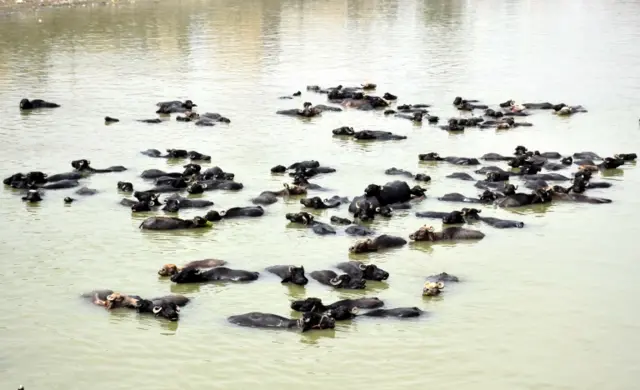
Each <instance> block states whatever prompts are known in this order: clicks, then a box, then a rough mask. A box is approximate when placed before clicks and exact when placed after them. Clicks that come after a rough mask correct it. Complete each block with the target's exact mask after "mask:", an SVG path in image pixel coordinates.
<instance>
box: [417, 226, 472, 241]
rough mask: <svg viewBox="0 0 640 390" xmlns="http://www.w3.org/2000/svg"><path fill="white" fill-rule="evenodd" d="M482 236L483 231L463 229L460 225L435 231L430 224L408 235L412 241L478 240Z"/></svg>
mask: <svg viewBox="0 0 640 390" xmlns="http://www.w3.org/2000/svg"><path fill="white" fill-rule="evenodd" d="M482 238H484V233H482V232H481V231H478V230H471V229H465V228H462V227H457V226H454V227H448V228H444V229H442V231H441V232H436V231H435V230H434V229H433V227H431V226H423V227H421V228H420V229H418V230H416V231H415V232H414V233H411V234H410V235H409V239H410V240H412V241H457V240H480V239H482Z"/></svg>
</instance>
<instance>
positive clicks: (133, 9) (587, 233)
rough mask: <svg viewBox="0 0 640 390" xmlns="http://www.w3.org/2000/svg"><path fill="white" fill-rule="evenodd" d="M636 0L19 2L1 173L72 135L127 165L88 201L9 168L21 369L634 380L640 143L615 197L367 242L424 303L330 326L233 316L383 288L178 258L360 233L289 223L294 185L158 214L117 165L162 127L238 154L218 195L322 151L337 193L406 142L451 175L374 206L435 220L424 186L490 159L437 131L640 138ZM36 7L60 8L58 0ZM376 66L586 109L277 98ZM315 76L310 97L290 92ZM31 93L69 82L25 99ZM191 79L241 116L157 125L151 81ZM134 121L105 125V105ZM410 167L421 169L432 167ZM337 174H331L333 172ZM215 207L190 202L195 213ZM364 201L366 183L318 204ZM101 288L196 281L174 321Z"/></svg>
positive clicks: (8, 356) (9, 368) (106, 376)
mask: <svg viewBox="0 0 640 390" xmlns="http://www.w3.org/2000/svg"><path fill="white" fill-rule="evenodd" d="M639 10H640V3H638V2H633V1H627V2H622V1H618V2H605V1H592V2H584V1H569V0H559V1H554V2H530V1H519V0H510V1H497V0H493V1H482V2H462V1H457V0H453V1H442V2H437V1H408V0H407V1H377V0H361V1H346V2H345V1H338V0H335V1H334V0H329V1H304V2H303V1H286V0H282V1H278V0H268V1H247V2H242V5H240V2H234V1H224V0H210V1H197V0H188V1H182V2H139V3H137V4H135V5H123V6H96V7H84V8H74V9H57V10H48V11H41V12H39V13H38V14H12V15H8V16H4V17H2V19H0V20H1V22H0V57H1V58H2V59H3V61H0V102H2V103H1V104H0V117H1V118H2V121H1V122H0V142H1V144H2V145H4V146H3V149H2V150H3V152H2V154H1V155H0V162H1V165H2V171H3V172H4V173H3V177H4V176H8V175H9V174H10V173H13V172H15V171H27V170H36V169H39V170H45V171H47V172H65V171H68V170H70V166H69V162H70V161H71V160H73V159H78V158H88V159H90V160H91V161H92V163H93V165H94V166H96V167H103V166H109V165H118V164H122V165H125V166H127V167H128V168H129V170H128V171H127V172H123V173H114V174H107V175H96V176H94V177H92V178H91V180H90V181H89V182H88V185H89V186H90V187H92V188H96V189H98V190H100V191H101V193H100V194H99V195H97V196H95V197H91V198H82V199H80V200H78V201H77V202H76V203H74V204H73V205H71V206H65V205H63V202H62V199H63V198H64V197H65V196H68V195H70V194H71V193H72V191H59V192H49V193H47V194H46V200H45V201H44V202H42V203H41V204H39V205H36V206H29V205H25V204H23V203H22V202H20V200H19V197H18V196H17V194H16V193H14V192H12V191H11V190H9V189H6V188H5V189H4V190H3V191H0V197H1V198H2V205H3V207H2V208H1V209H0V217H1V218H2V228H0V229H2V230H1V236H2V245H1V246H0V250H1V251H2V258H3V264H2V267H1V268H0V269H1V270H2V271H1V272H0V275H2V278H1V279H0V291H2V294H3V295H4V297H5V301H4V306H3V307H4V310H3V321H2V322H0V345H2V348H0V385H1V386H2V387H3V388H8V389H11V388H15V387H16V386H18V384H20V383H22V384H24V385H25V387H26V388H27V389H32V390H35V389H45V388H46V389H51V390H56V389H69V388H87V387H90V388H92V389H96V390H100V389H105V390H106V389H109V390H115V389H130V388H133V387H149V388H157V389H175V388H193V389H196V388H203V387H211V388H224V389H246V388H249V387H253V388H260V389H276V388H282V387H284V386H290V387H302V386H304V387H305V388H308V389H321V388H322V389H324V388H326V387H327V386H337V387H340V388H343V389H361V388H363V387H365V386H366V387H367V388H369V389H372V390H373V389H389V388H394V387H398V386H402V387H407V388H418V387H424V386H427V387H432V386H437V387H438V388H439V389H459V388H461V387H462V388H473V389H537V390H539V389H596V388H606V389H611V390H616V389H634V388H635V387H636V383H637V379H638V377H639V375H640V360H639V359H638V354H637V352H636V351H635V348H634V346H637V345H640V337H639V336H638V335H639V334H640V326H639V325H638V320H639V319H640V317H639V315H638V314H637V311H636V310H635V307H636V306H637V298H636V297H637V296H639V294H640V287H639V285H638V283H636V275H638V272H639V271H640V266H638V263H637V259H636V247H635V245H634V239H635V238H636V234H635V233H636V229H635V227H634V226H635V221H636V220H637V218H638V212H637V210H638V206H639V203H640V202H639V201H638V198H637V196H636V195H635V194H636V193H637V191H638V190H640V184H639V175H640V174H639V173H638V170H637V168H635V167H634V166H625V167H624V169H622V171H621V172H619V174H618V175H617V176H613V177H606V178H602V179H600V178H598V180H611V181H613V182H614V186H613V187H612V188H610V189H606V190H593V191H591V192H590V194H591V195H593V196H603V197H608V198H610V199H612V200H613V201H614V203H612V204H610V205H601V206H593V205H570V204H554V205H552V206H550V207H546V208H542V209H537V210H524V211H504V210H498V209H493V208H489V207H484V208H483V213H484V214H486V215H491V216H497V217H502V218H510V219H517V220H521V221H523V222H525V224H526V227H525V228H524V229H522V230H519V229H518V230H497V229H492V228H490V227H487V226H480V227H478V228H480V229H482V230H483V231H484V232H485V234H486V237H485V239H484V240H482V241H480V242H477V243H470V244H459V245H432V246H429V245H409V246H407V247H404V248H402V249H399V250H393V251H388V252H384V253H378V254H372V255H369V256H363V257H357V258H358V259H363V260H367V261H371V262H375V263H376V264H379V265H380V266H381V267H383V268H384V269H386V270H388V271H389V272H390V274H391V278H390V279H389V281H388V282H387V283H386V284H382V283H371V285H370V288H369V290H368V291H367V292H366V294H367V295H372V296H373V295H375V296H378V297H380V298H381V299H383V300H385V302H386V303H387V306H388V307H395V306H417V307H419V308H421V309H423V310H426V311H428V312H429V315H428V316H427V317H425V318H423V319H420V320H408V321H397V320H375V319H365V318H361V319H358V320H356V321H353V322H352V323H340V324H339V325H338V326H337V328H336V330H335V331H323V332H317V333H309V334H303V335H301V334H297V333H292V332H275V331H259V330H253V329H244V328H238V327H234V326H230V325H229V324H227V323H226V321H225V318H226V317H227V316H229V315H233V314H239V313H244V312H249V311H264V312H272V313H276V314H280V315H293V314H294V313H291V311H290V310H289V307H288V306H289V301H291V300H294V299H302V298H305V297H311V296H317V297H319V298H322V299H323V300H324V301H327V302H331V301H334V300H338V299H343V298H348V297H357V296H362V295H363V294H364V293H362V292H351V293H350V292H343V291H332V290H329V289H327V288H325V287H322V286H320V285H319V284H317V283H314V282H312V283H310V284H309V285H308V286H307V287H306V288H304V289H302V288H294V287H286V286H282V285H281V284H280V283H279V282H278V281H277V280H276V278H274V277H271V276H268V275H266V274H265V275H263V276H264V278H262V279H260V280H258V281H257V282H255V283H251V284H244V285H203V286H176V285H171V283H170V282H168V281H166V280H160V279H159V278H158V277H157V275H156V270H157V269H158V268H159V267H160V266H161V265H162V264H164V263H167V262H172V263H184V262H187V261H190V260H195V259H200V258H206V257H217V258H222V259H226V260H228V261H229V262H230V265H231V266H232V267H234V268H240V269H249V270H257V271H261V270H263V269H264V268H265V267H266V266H268V265H273V264H289V263H293V264H303V265H304V266H305V268H306V269H307V270H308V271H310V270H313V269H326V268H330V267H332V266H333V265H334V264H336V263H338V262H340V261H345V260H347V259H349V258H350V257H349V256H348V254H347V248H348V247H349V246H350V245H352V244H353V242H354V241H355V239H353V238H350V237H347V236H345V235H344V234H338V235H337V236H335V237H319V236H316V235H314V234H312V233H311V232H310V231H308V230H305V229H298V228H291V227H288V225H287V223H286V222H287V221H286V220H285V219H284V214H285V213H286V212H293V211H298V210H300V209H301V205H300V204H299V203H298V199H295V198H292V199H289V200H286V201H280V202H278V203H276V204H274V205H272V206H269V207H268V209H267V213H266V215H265V217H264V218H262V219H259V220H251V221H245V220H240V221H229V222H224V223H220V224H217V225H216V226H215V227H214V228H213V229H212V230H210V231H207V232H188V233H184V232H183V233H175V234H167V233H147V232H141V231H139V230H138V229H137V226H138V225H139V224H140V222H141V221H142V220H143V219H144V218H145V217H147V216H148V215H141V216H132V215H131V213H130V212H129V211H128V210H127V209H126V208H124V207H122V206H119V205H118V204H117V203H118V201H119V199H120V198H121V197H122V196H123V195H122V194H119V193H117V191H116V189H115V183H116V182H117V181H119V180H127V181H133V182H134V185H135V186H136V188H138V189H144V188H148V187H149V184H148V183H144V182H143V181H142V180H140V179H139V178H137V177H138V175H139V174H140V172H141V171H142V170H144V169H148V168H159V169H165V170H172V169H175V170H178V169H180V165H178V164H172V165H168V164H167V162H166V161H164V160H154V159H150V158H148V157H145V156H142V155H140V154H138V152H139V151H140V150H143V149H147V148H158V149H164V148H168V147H175V148H185V149H196V150H198V151H200V152H203V153H207V154H210V155H212V156H213V160H214V161H213V163H212V164H208V165H205V166H206V167H209V166H213V165H218V166H221V167H222V168H223V169H225V170H227V171H231V172H234V173H235V174H236V177H237V179H238V181H241V182H242V183H244V185H245V188H244V189H243V190H242V191H241V192H239V193H225V192H211V193H207V194H206V196H205V198H207V199H211V200H213V201H214V202H215V208H216V209H224V208H228V207H233V206H242V205H247V204H249V199H250V198H252V197H254V196H256V195H257V194H259V193H260V192H261V191H263V190H278V189H280V188H281V187H282V183H283V182H285V181H288V180H289V179H288V178H287V177H282V176H272V175H271V174H270V173H269V168H270V167H271V166H274V165H277V164H290V163H293V162H295V161H299V160H304V159H316V160H319V161H320V162H321V163H323V165H328V166H332V167H335V168H337V169H338V172H337V173H335V174H331V175H324V176H323V177H320V178H318V179H317V180H316V182H317V183H318V184H321V185H322V186H324V187H326V188H328V189H330V190H329V191H327V192H326V193H325V194H326V195H327V196H328V195H334V194H339V195H342V196H350V197H353V196H355V195H357V194H360V193H361V192H362V190H363V189H364V188H365V187H366V186H367V185H368V184H370V183H384V182H386V181H389V180H391V179H392V178H391V177H388V176H385V175H384V173H383V172H384V170H385V169H386V168H389V167H392V166H395V167H397V168H403V169H407V170H410V171H412V172H414V173H418V172H422V173H427V174H429V175H431V176H432V177H433V182H432V183H430V184H429V185H428V193H429V196H430V198H429V199H428V200H427V201H425V202H424V203H422V204H421V205H419V206H418V207H417V208H416V209H414V210H409V211H398V212H397V215H396V216H395V217H394V218H392V219H390V220H385V219H377V220H376V221H375V222H374V223H373V228H374V229H376V230H377V231H379V232H381V233H387V234H395V235H401V236H404V237H406V236H408V235H409V234H410V233H411V232H413V231H414V230H416V229H417V228H418V227H420V226H421V225H422V224H424V223H434V224H435V226H436V227H440V226H439V224H438V223H437V221H429V220H418V219H417V218H415V217H414V216H413V213H414V212H415V211H421V210H438V211H447V210H452V209H454V208H457V207H459V205H455V204H446V203H442V202H438V201H437V200H435V198H436V197H437V196H440V195H443V194H445V193H447V192H461V193H464V194H467V195H470V196H471V195H475V194H476V193H477V191H476V189H475V188H474V187H473V185H472V183H469V182H461V181H456V180H451V179H447V178H445V176H446V175H448V174H449V173H452V172H455V171H466V172H470V171H471V170H472V169H470V168H456V167H453V166H449V165H446V164H440V165H427V164H419V163H418V159H417V155H418V153H426V152H430V151H435V152H439V153H440V154H441V155H457V156H480V155H482V154H484V153H487V152H498V153H503V154H509V153H511V152H512V150H513V148H515V146H516V145H526V146H527V147H529V148H531V149H539V150H542V151H559V152H561V153H563V154H569V153H573V152H577V151H583V150H593V151H595V152H598V153H600V154H602V155H612V154H614V153H620V152H634V151H635V152H637V151H638V146H639V145H640V133H639V128H638V111H637V107H638V106H639V105H640V98H639V97H638V96H640V76H639V75H638V73H637V69H638V68H639V66H640V50H639V49H638V45H637V42H638V39H639V37H640V27H639V26H640V16H639V15H640V12H638V11H639ZM39 20H40V21H39ZM365 81H371V82H376V83H377V84H378V92H379V94H383V93H384V92H386V91H388V92H391V93H394V94H397V95H399V96H400V100H399V103H429V104H433V105H434V108H433V110H432V113H433V114H435V115H439V116H441V117H443V118H447V117H449V116H452V115H455V114H456V113H455V112H454V110H453V109H452V106H451V101H452V100H453V98H454V97H455V96H456V95H463V96H465V97H468V98H478V99H482V100H483V101H484V102H488V103H490V104H495V103H498V102H501V101H505V100H507V99H510V98H514V99H518V100H527V101H552V102H565V103H569V104H583V105H584V106H586V107H587V108H588V109H589V111H590V112H589V113H588V114H584V115H576V116H574V117H571V118H568V119H567V118H556V117H554V116H552V115H551V114H549V113H548V112H540V113H536V114H535V115H534V116H532V117H530V118H529V119H530V120H531V121H532V122H533V123H534V124H535V126H534V127H531V128H518V129H515V130H511V131H502V132H496V131H494V130H485V131H479V130H473V129H471V130H468V131H467V132H465V134H461V135H457V134H456V135H452V134H448V133H447V132H444V131H441V130H439V129H438V128H436V127H432V126H428V125H426V124H424V125H422V126H414V125H413V124H411V123H410V122H409V121H404V120H401V119H396V118H385V117H383V116H382V114H381V113H372V112H359V111H355V110H349V111H346V112H342V113H326V114H325V115H323V116H322V117H321V118H315V119H313V120H311V121H306V122H303V121H299V120H297V119H295V118H288V117H282V116H276V115H274V112H275V111H276V110H278V109H282V108H290V107H297V106H299V105H300V104H301V103H302V102H303V101H307V100H308V101H311V102H313V103H323V102H324V96H322V95H315V94H310V93H306V91H304V86H305V85H307V84H320V85H336V84H338V83H341V84H344V85H353V84H359V83H362V82H365ZM297 90H303V97H302V98H298V99H294V100H278V99H277V97H278V96H281V95H286V94H291V93H293V92H295V91H297ZM23 97H29V98H43V99H47V100H51V101H55V102H58V103H60V104H61V105H62V106H63V108H60V109H56V110H50V111H42V112H34V113H32V114H28V115H24V114H20V113H19V110H18V102H19V100H20V99H21V98H23ZM186 98H190V99H192V100H194V101H195V102H197V103H198V106H199V109H200V111H201V112H204V111H214V112H220V113H222V114H223V115H226V116H228V117H230V118H231V120H232V123H231V125H229V126H224V125H221V126H216V127H213V128H198V127H195V126H193V125H192V124H186V123H177V122H175V120H173V118H172V120H171V121H170V122H167V123H163V124H160V125H146V124H142V123H137V122H134V119H142V118H153V117H155V114H154V111H155V107H154V103H155V102H157V101H160V100H173V99H186ZM106 115H110V116H115V117H118V118H120V119H121V122H120V123H118V124H116V125H113V126H105V125H104V124H103V121H102V118H103V117H104V116H106ZM347 125H348V126H353V127H354V128H356V129H363V128H369V129H381V130H390V131H394V132H396V133H398V134H404V135H407V136H408V137H409V138H408V139H407V140H406V141H402V142H390V143H367V144H364V143H355V142H352V141H348V140H341V139H335V138H333V137H332V136H331V130H332V129H334V128H336V127H339V126H347ZM412 184H413V183H412ZM325 194H321V196H324V195H325ZM196 214H197V212H196V211H193V210H191V211H185V212H181V216H186V217H190V216H194V215H196ZM331 215H340V216H347V213H346V208H341V209H338V210H337V211H329V212H319V213H318V218H319V219H321V220H328V219H329V217H330V216H331ZM441 271H446V272H449V273H452V274H456V275H458V276H459V277H460V278H461V279H462V280H463V281H464V283H460V284H459V285H453V286H452V285H450V286H448V290H447V292H446V294H444V295H443V296H442V297H441V298H439V299H431V300H428V299H423V298H422V297H421V296H420V292H421V287H422V283H423V281H424V277H425V276H427V275H430V274H433V273H438V272H441ZM94 288H112V289H115V290H120V291H125V292H130V293H136V294H140V295H143V296H154V295H164V294H167V293H169V292H172V293H181V294H186V295H188V296H189V297H191V298H193V303H192V304H190V305H189V306H187V307H186V308H185V309H184V310H183V311H182V317H181V320H180V322H179V323H167V322H164V321H161V320H156V319H153V318H149V317H140V316H136V315H135V314H134V313H130V312H114V313H106V312H105V311H103V310H100V309H99V308H96V307H93V306H90V305H88V304H85V303H84V302H82V301H80V300H79V298H78V295H79V294H80V293H82V292H84V291H87V290H91V289H94Z"/></svg>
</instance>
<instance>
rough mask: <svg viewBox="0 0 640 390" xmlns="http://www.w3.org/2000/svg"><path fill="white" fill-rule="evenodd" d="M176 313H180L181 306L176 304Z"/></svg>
mask: <svg viewBox="0 0 640 390" xmlns="http://www.w3.org/2000/svg"><path fill="white" fill-rule="evenodd" d="M176 313H180V306H177V305H176Z"/></svg>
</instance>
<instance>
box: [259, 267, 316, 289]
mask: <svg viewBox="0 0 640 390" xmlns="http://www.w3.org/2000/svg"><path fill="white" fill-rule="evenodd" d="M265 270H266V271H267V272H270V273H272V274H275V275H278V276H279V277H280V279H282V281H281V283H293V284H297V285H299V286H304V285H305V284H307V283H309V279H307V277H306V276H305V275H304V267H302V266H300V267H297V266H295V265H274V266H271V267H267V268H266V269H265Z"/></svg>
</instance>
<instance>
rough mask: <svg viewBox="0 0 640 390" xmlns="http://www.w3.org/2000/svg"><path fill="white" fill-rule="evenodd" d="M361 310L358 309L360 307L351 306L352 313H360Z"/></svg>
mask: <svg viewBox="0 0 640 390" xmlns="http://www.w3.org/2000/svg"><path fill="white" fill-rule="evenodd" d="M359 311H360V310H358V308H357V307H355V306H354V307H352V308H351V314H358V312H359Z"/></svg>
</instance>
